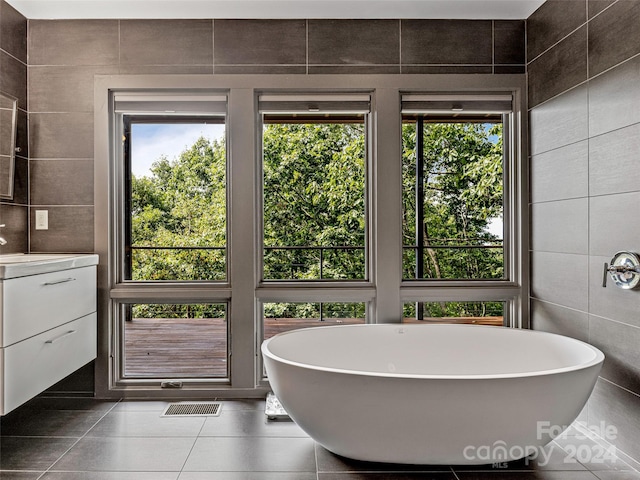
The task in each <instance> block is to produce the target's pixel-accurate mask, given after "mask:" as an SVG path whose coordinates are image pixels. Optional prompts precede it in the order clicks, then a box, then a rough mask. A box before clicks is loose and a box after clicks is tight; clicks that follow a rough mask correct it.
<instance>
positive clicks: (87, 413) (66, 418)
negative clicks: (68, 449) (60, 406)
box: [1, 410, 105, 437]
mask: <svg viewBox="0 0 640 480" xmlns="http://www.w3.org/2000/svg"><path fill="white" fill-rule="evenodd" d="M104 414H105V412H101V411H93V410H36V411H34V412H33V414H31V415H28V416H24V415H17V416H12V417H10V418H6V419H3V421H2V427H1V431H2V434H3V435H20V436H48V437H81V436H83V435H84V434H85V433H86V432H87V431H88V430H89V429H90V428H91V427H92V426H93V425H95V424H96V422H98V420H100V418H102V417H103V416H104Z"/></svg>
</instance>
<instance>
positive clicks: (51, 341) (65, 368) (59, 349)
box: [0, 313, 97, 415]
mask: <svg viewBox="0 0 640 480" xmlns="http://www.w3.org/2000/svg"><path fill="white" fill-rule="evenodd" d="M96 334H97V321H96V313H91V314H89V315H87V316H85V317H82V318H79V319H77V320H74V321H72V322H69V323H65V324H64V325H61V326H59V327H57V328H54V329H52V330H49V331H46V332H44V333H41V334H40V335H36V336H35V337H31V338H29V339H27V340H24V341H22V342H18V343H16V344H14V345H11V346H10V347H7V348H3V349H0V352H1V354H0V355H1V356H2V358H1V361H0V366H1V370H0V372H1V374H2V377H3V388H2V392H1V393H2V404H1V405H0V415H3V414H4V413H6V412H9V411H11V410H13V409H14V408H16V407H18V406H19V405H21V404H23V403H24V402H26V401H27V400H29V399H30V398H33V397H35V396H36V395H38V394H39V393H40V392H42V391H43V390H46V389H47V388H49V387H50V386H51V385H53V384H54V383H56V382H58V381H60V380H62V379H63V378H64V377H66V376H67V375H69V374H71V373H73V372H74V371H76V370H77V369H78V368H80V367H82V366H83V365H85V364H87V363H89V362H90V361H91V360H93V359H94V358H96V352H97V340H96Z"/></svg>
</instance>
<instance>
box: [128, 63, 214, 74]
mask: <svg viewBox="0 0 640 480" xmlns="http://www.w3.org/2000/svg"><path fill="white" fill-rule="evenodd" d="M119 73H120V74H121V75H171V74H178V75H211V74H212V73H213V64H210V65H120V69H119Z"/></svg>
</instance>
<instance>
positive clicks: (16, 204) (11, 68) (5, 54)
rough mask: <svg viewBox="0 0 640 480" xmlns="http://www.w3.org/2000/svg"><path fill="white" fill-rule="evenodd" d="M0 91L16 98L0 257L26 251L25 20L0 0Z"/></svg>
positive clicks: (0, 210)
mask: <svg viewBox="0 0 640 480" xmlns="http://www.w3.org/2000/svg"><path fill="white" fill-rule="evenodd" d="M0 91H2V92H5V93H7V94H9V95H11V96H13V97H15V98H17V99H18V126H17V127H18V128H17V138H16V146H17V147H19V148H20V152H19V153H17V155H16V160H15V179H14V194H13V198H12V199H1V200H0V224H5V225H6V227H4V228H2V229H0V235H1V236H3V237H4V238H5V239H6V240H7V242H8V243H7V244H6V245H4V246H0V254H3V253H24V252H27V251H28V249H29V236H28V235H29V234H28V221H27V218H28V204H29V198H28V191H29V183H28V182H29V161H28V155H29V151H28V140H27V19H26V18H24V17H23V16H22V15H21V14H20V13H18V12H17V11H16V10H15V9H14V8H13V7H11V6H10V5H9V4H7V3H5V2H4V1H0Z"/></svg>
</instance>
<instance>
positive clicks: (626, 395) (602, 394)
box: [589, 379, 640, 479]
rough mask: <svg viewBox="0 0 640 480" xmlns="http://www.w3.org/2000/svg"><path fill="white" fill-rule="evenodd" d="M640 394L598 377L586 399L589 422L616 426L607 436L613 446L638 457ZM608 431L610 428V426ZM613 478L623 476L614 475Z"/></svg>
mask: <svg viewBox="0 0 640 480" xmlns="http://www.w3.org/2000/svg"><path fill="white" fill-rule="evenodd" d="M639 411H640V397H638V395H637V394H634V393H631V392H629V391H627V390H625V389H623V388H620V387H619V386H617V385H614V384H612V383H610V382H608V381H606V380H602V379H598V382H597V383H596V386H595V388H594V389H593V393H592V394H591V398H590V399H589V424H590V425H601V422H604V425H605V426H609V427H613V428H615V434H614V433H613V432H611V435H610V436H612V437H615V438H607V439H606V440H607V441H609V442H610V443H611V444H613V445H615V447H616V449H618V450H620V451H622V452H624V453H626V454H627V455H629V456H630V457H632V458H640V416H639V415H638V412H639ZM610 430H611V428H610ZM614 478H616V479H622V478H623V477H622V476H621V475H620V476H617V477H614Z"/></svg>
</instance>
